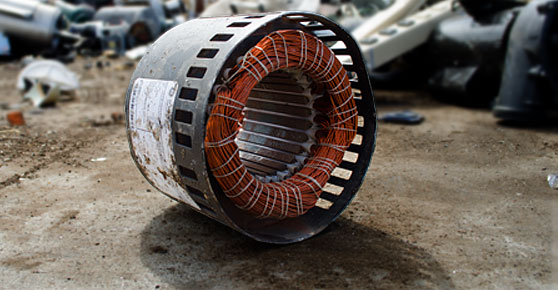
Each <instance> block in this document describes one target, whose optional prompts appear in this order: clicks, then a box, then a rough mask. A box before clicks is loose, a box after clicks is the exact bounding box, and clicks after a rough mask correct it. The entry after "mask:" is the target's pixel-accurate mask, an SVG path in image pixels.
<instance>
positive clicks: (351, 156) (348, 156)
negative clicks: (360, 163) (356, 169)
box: [343, 151, 358, 163]
mask: <svg viewBox="0 0 558 290" xmlns="http://www.w3.org/2000/svg"><path fill="white" fill-rule="evenodd" d="M357 160H358V153H355V152H350V151H345V155H343V161H347V162H352V163H356V162H357Z"/></svg>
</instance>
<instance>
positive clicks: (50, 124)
mask: <svg viewBox="0 0 558 290" xmlns="http://www.w3.org/2000/svg"><path fill="white" fill-rule="evenodd" d="M82 64H83V62H81V63H80V62H78V63H76V64H73V65H72V68H73V69H75V70H77V71H80V73H81V74H82V80H84V81H85V83H84V86H85V87H84V88H83V89H81V90H80V91H79V92H78V94H77V100H75V101H73V102H69V103H61V104H59V106H58V107H57V108H53V109H48V110H44V111H43V112H42V113H40V114H32V113H31V109H30V108H24V110H25V116H26V118H27V121H28V124H29V125H28V126H27V127H23V128H16V129H15V130H14V129H13V128H9V127H7V125H6V121H5V120H1V121H0V127H1V128H0V139H1V140H2V145H1V146H2V147H1V148H0V151H1V152H0V155H1V156H0V157H1V158H0V162H1V163H2V166H1V167H0V177H1V180H0V205H1V209H2V210H1V211H0V288H2V289H14V288H23V289H44V288H51V289H64V288H67V289H76V288H85V289H91V288H111V289H115V288H127V289H130V288H132V289H155V288H161V289H180V288H217V289H230V288H256V289H258V288H341V287H350V288H394V289H401V288H408V289H417V288H439V289H452V288H458V289H471V288H474V289H494V288H497V289H510V288H516V289H529V288H531V289H541V288H542V289H545V288H547V289H552V288H553V287H554V288H556V287H557V285H558V282H557V280H556V279H557V276H558V275H557V272H556V269H557V268H556V267H557V266H556V261H557V259H556V252H555V256H554V258H553V256H552V251H551V248H552V247H553V246H554V247H556V246H557V241H556V239H557V238H556V237H557V236H558V233H557V232H553V229H554V231H557V228H558V226H557V224H558V218H557V216H558V215H557V213H556V208H557V200H558V191H555V190H552V189H550V188H549V186H548V184H547V182H546V175H547V174H548V173H549V172H558V162H557V161H558V134H556V133H558V128H557V127H556V126H554V127H553V126H550V127H542V128H513V127H506V126H501V125H498V124H497V123H496V120H495V119H493V118H492V116H491V115H490V112H488V111H478V110H470V109H465V108H458V107H454V106H450V105H444V104H440V103H438V102H435V101H432V100H430V99H428V98H426V97H424V96H419V95H417V94H412V95H408V94H403V93H398V94H389V95H388V94H386V93H379V94H378V96H379V98H380V101H381V102H380V106H379V110H380V113H381V112H385V111H387V110H392V109H403V108H409V107H411V108H413V109H415V110H416V111H418V112H420V113H422V114H424V115H425V116H426V122H425V123H423V124H421V125H419V126H410V127H405V126H400V125H389V124H381V125H380V129H379V134H378V145H377V150H376V153H375V154H374V159H373V163H372V166H371V168H370V170H369V172H368V175H367V177H366V179H365V182H364V185H363V187H362V189H361V190H360V191H359V193H358V197H357V198H356V200H355V201H354V202H353V203H352V204H351V205H350V206H349V208H348V209H347V211H346V212H345V213H344V214H343V215H342V216H341V218H340V219H339V220H338V221H336V222H335V223H334V224H332V226H331V227H330V228H329V229H328V230H327V231H326V232H324V233H323V234H321V235H319V236H317V237H314V238H312V239H310V240H307V241H305V242H302V243H299V244H295V245H289V246H281V247H278V246H270V245H265V244H260V243H257V242H254V241H252V240H250V239H248V238H246V237H244V236H242V235H240V234H238V233H236V232H234V231H232V230H230V229H228V228H226V227H224V226H222V225H220V224H218V223H216V222H214V221H212V220H210V219H208V218H206V217H204V216H201V215H199V214H197V213H195V212H193V211H192V210H189V209H188V208H186V207H184V206H181V205H178V204H176V203H175V202H173V201H171V200H169V199H168V198H166V197H165V196H163V195H162V194H160V193H157V192H155V190H154V189H153V188H151V187H150V186H149V185H148V184H147V182H146V181H145V180H144V179H143V177H142V176H141V174H140V173H139V171H138V170H137V169H136V168H135V166H134V164H133V162H132V160H131V158H130V155H129V151H128V145H127V141H126V138H125V132H124V128H123V125H122V124H112V125H110V124H108V125H107V126H100V127H98V124H97V123H99V122H92V121H91V120H94V119H95V120H96V119H99V118H100V117H101V116H105V120H106V119H107V118H108V116H109V114H110V113H112V112H121V111H122V110H123V105H122V102H123V94H124V91H125V88H126V86H127V78H128V77H129V75H130V74H131V69H124V70H117V69H116V68H117V67H118V62H117V63H115V64H113V65H112V66H111V69H110V71H109V72H107V70H105V71H98V70H97V69H93V70H91V71H82V69H81V65H82ZM13 71H14V67H13V65H3V66H0V78H1V80H0V88H2V90H3V92H4V94H3V95H2V96H1V97H0V102H7V103H11V104H13V103H17V102H18V100H19V95H18V94H17V92H15V90H14V89H13V88H12V87H11V86H12V85H13V80H15V76H14V73H13ZM97 84H103V86H101V87H99V86H97ZM387 100H389V103H388V102H386V101H387ZM6 112H7V111H6V110H0V113H1V114H2V115H5V113H6ZM101 123H103V122H101ZM92 124H93V125H94V124H97V125H96V126H92ZM43 144H45V145H44V146H43ZM98 157H106V161H102V162H92V161H91V159H93V158H98ZM553 212H554V216H553ZM553 237H554V239H553ZM553 259H554V260H553ZM553 263H554V269H555V270H554V273H553V271H552V269H553ZM553 279H554V280H553ZM553 281H554V282H553ZM552 283H554V284H552Z"/></svg>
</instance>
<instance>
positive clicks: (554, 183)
mask: <svg viewBox="0 0 558 290" xmlns="http://www.w3.org/2000/svg"><path fill="white" fill-rule="evenodd" d="M546 179H547V180H548V185H550V188H552V189H558V174H549V175H548V176H547V178H546Z"/></svg>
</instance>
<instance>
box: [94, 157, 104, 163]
mask: <svg viewBox="0 0 558 290" xmlns="http://www.w3.org/2000/svg"><path fill="white" fill-rule="evenodd" d="M103 161H107V158H106V157H99V158H93V159H91V162H103Z"/></svg>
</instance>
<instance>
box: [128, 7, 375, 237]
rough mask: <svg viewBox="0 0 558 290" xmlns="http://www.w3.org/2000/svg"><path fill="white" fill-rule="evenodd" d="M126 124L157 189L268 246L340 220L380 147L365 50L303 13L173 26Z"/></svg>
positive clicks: (152, 56) (133, 88)
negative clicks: (363, 51) (376, 141)
mask: <svg viewBox="0 0 558 290" xmlns="http://www.w3.org/2000/svg"><path fill="white" fill-rule="evenodd" d="M332 46H334V47H335V48H334V49H331V48H330V47H332ZM339 56H343V57H342V58H339ZM347 56H349V58H347ZM339 59H342V60H343V61H347V60H348V59H350V62H348V63H342V62H341V61H340V60H339ZM126 117H127V119H126V121H127V122H126V124H127V134H128V140H129V143H130V149H131V152H132V157H133V159H134V160H135V162H136V165H137V166H138V168H139V169H140V171H141V172H142V174H143V175H144V176H145V178H146V179H147V180H148V181H149V182H150V183H151V184H152V185H153V186H154V187H156V188H157V189H158V190H160V191H161V192H163V193H164V194H166V195H168V196H170V197H171V198H173V199H175V200H178V201H180V202H183V203H185V204H187V205H189V206H190V207H191V208H193V209H195V210H196V211H198V212H200V213H202V214H204V215H206V216H209V217H211V218H213V219H215V220H218V221H219V222H221V223H223V224H225V225H228V226H230V227H232V228H234V229H235V230H237V231H240V232H242V233H244V234H246V235H248V236H250V237H252V238H254V239H256V240H259V241H264V242H270V243H291V242H296V241H300V240H303V239H305V238H308V237H311V236H313V235H315V234H317V233H318V232H320V231H321V230H323V229H324V228H325V227H326V226H327V225H328V224H330V223H331V222H332V221H333V220H334V219H335V218H336V217H337V216H339V215H340V214H341V212H342V211H343V210H344V209H345V208H346V207H347V205H348V204H349V202H350V201H351V200H352V199H353V197H354V196H355V194H356V192H357V190H358V189H359V187H360V185H361V183H362V181H363V178H364V176H365V173H366V171H367V169H368V166H369V164H370V160H371V158H372V154H373V151H374V146H375V140H376V111H375V107H374V100H373V96H372V89H371V86H370V82H369V79H368V75H367V72H366V69H365V65H364V63H363V60H362V57H361V54H360V51H359V49H358V46H357V44H356V43H355V41H354V40H353V39H352V38H351V37H350V36H349V35H348V34H347V33H346V32H345V31H343V30H342V29H341V28H340V27H339V26H338V25H336V24H335V23H333V22H331V21H330V20H328V19H326V18H324V17H322V16H319V15H316V14H311V13H301V12H282V13H272V14H262V15H250V16H233V17H219V18H198V19H195V20H191V21H188V22H186V23H184V24H182V25H179V26H177V27H175V28H173V29H171V30H170V31H168V32H167V33H165V34H164V35H163V36H161V37H160V38H159V39H158V40H157V41H156V42H155V43H154V44H153V45H152V46H151V47H150V48H149V50H148V52H147V54H146V55H145V56H144V57H143V58H142V60H141V61H140V62H139V64H138V66H137V69H136V71H135V72H134V74H133V76H132V79H131V81H130V85H129V88H128V91H127V98H126Z"/></svg>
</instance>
